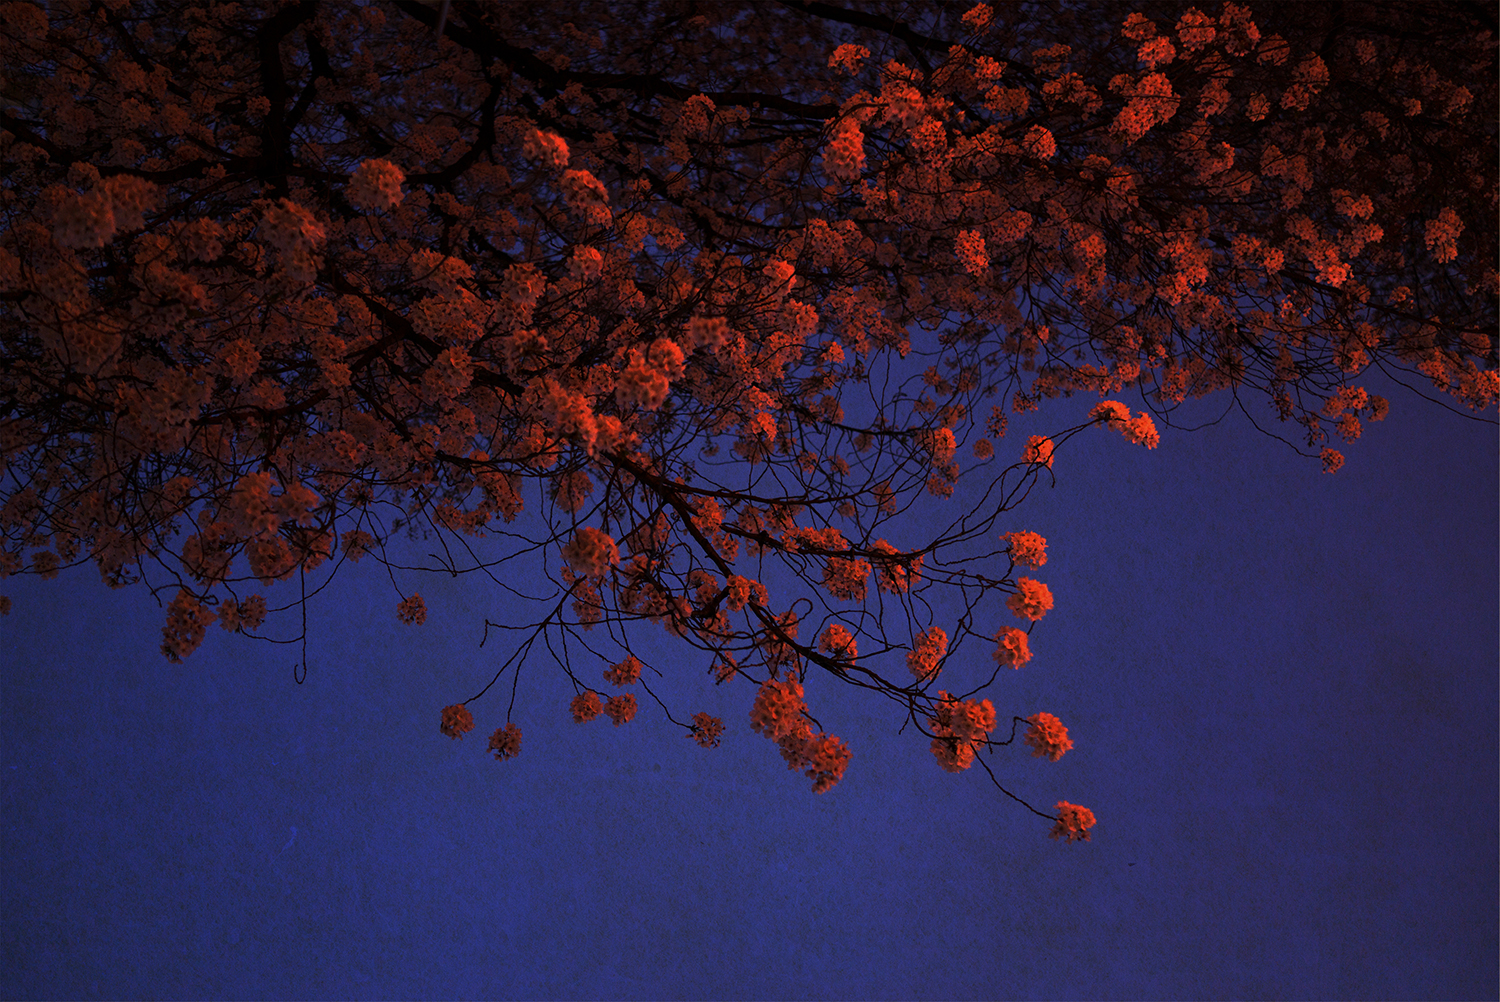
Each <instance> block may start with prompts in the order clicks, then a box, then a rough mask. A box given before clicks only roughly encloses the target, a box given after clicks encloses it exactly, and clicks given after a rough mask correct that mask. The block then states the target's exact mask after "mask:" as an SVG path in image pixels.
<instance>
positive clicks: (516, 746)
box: [485, 724, 521, 761]
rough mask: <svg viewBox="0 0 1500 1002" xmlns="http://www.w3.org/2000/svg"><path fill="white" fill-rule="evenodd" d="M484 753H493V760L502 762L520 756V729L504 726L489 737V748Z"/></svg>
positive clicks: (514, 726) (510, 725)
mask: <svg viewBox="0 0 1500 1002" xmlns="http://www.w3.org/2000/svg"><path fill="white" fill-rule="evenodd" d="M485 751H492V752H494V753H495V758H496V759H497V760H499V761H504V760H505V759H508V758H515V757H516V756H517V755H519V754H521V728H519V727H517V726H516V725H515V724H506V725H505V726H504V727H502V728H499V729H498V730H496V731H495V733H494V734H491V735H490V746H489V747H488V748H486V749H485Z"/></svg>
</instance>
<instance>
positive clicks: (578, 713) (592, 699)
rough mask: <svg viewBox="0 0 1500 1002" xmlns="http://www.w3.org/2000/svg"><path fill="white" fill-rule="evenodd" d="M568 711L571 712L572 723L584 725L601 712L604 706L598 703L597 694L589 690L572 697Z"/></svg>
mask: <svg viewBox="0 0 1500 1002" xmlns="http://www.w3.org/2000/svg"><path fill="white" fill-rule="evenodd" d="M568 709H569V710H571V711H572V712H573V721H574V723H579V724H586V723H588V722H589V721H590V720H593V719H594V718H595V717H597V716H598V715H599V714H600V713H602V712H603V710H604V705H603V704H602V703H601V702H600V701H599V694H598V693H597V692H594V691H593V690H592V689H590V690H588V691H587V692H581V693H579V694H578V695H576V696H574V697H573V701H572V702H571V703H569V704H568Z"/></svg>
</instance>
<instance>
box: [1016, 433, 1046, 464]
mask: <svg viewBox="0 0 1500 1002" xmlns="http://www.w3.org/2000/svg"><path fill="white" fill-rule="evenodd" d="M1052 449H1053V446H1052V439H1050V438H1048V437H1047V436H1045V435H1032V436H1031V437H1030V438H1028V439H1027V440H1026V449H1025V451H1024V452H1022V453H1021V462H1023V463H1037V464H1039V465H1041V466H1045V467H1047V468H1048V469H1051V468H1052Z"/></svg>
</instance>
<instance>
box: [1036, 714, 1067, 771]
mask: <svg viewBox="0 0 1500 1002" xmlns="http://www.w3.org/2000/svg"><path fill="white" fill-rule="evenodd" d="M1026 722H1027V723H1028V724H1030V725H1031V730H1029V731H1027V732H1026V743H1027V744H1029V745H1030V746H1031V748H1032V751H1031V754H1032V755H1033V756H1034V757H1036V758H1050V759H1051V760H1052V761H1054V762H1056V761H1057V760H1058V759H1060V758H1062V757H1063V755H1064V753H1066V752H1067V751H1068V749H1070V748H1072V747H1073V742H1072V741H1071V740H1069V738H1068V729H1067V728H1066V727H1064V726H1063V722H1062V721H1061V720H1058V719H1057V718H1056V717H1054V716H1053V715H1052V714H1050V713H1033V714H1032V715H1031V716H1029V717H1027V718H1026Z"/></svg>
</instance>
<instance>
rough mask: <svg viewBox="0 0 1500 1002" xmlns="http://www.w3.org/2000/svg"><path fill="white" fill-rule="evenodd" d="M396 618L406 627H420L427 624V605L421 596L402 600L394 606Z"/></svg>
mask: <svg viewBox="0 0 1500 1002" xmlns="http://www.w3.org/2000/svg"><path fill="white" fill-rule="evenodd" d="M396 618H397V619H399V620H401V622H403V623H405V624H406V625H408V626H420V625H422V624H423V623H425V622H427V603H426V602H424V601H422V596H421V595H412V596H411V597H409V598H403V599H402V600H401V601H400V602H398V603H397V604H396Z"/></svg>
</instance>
